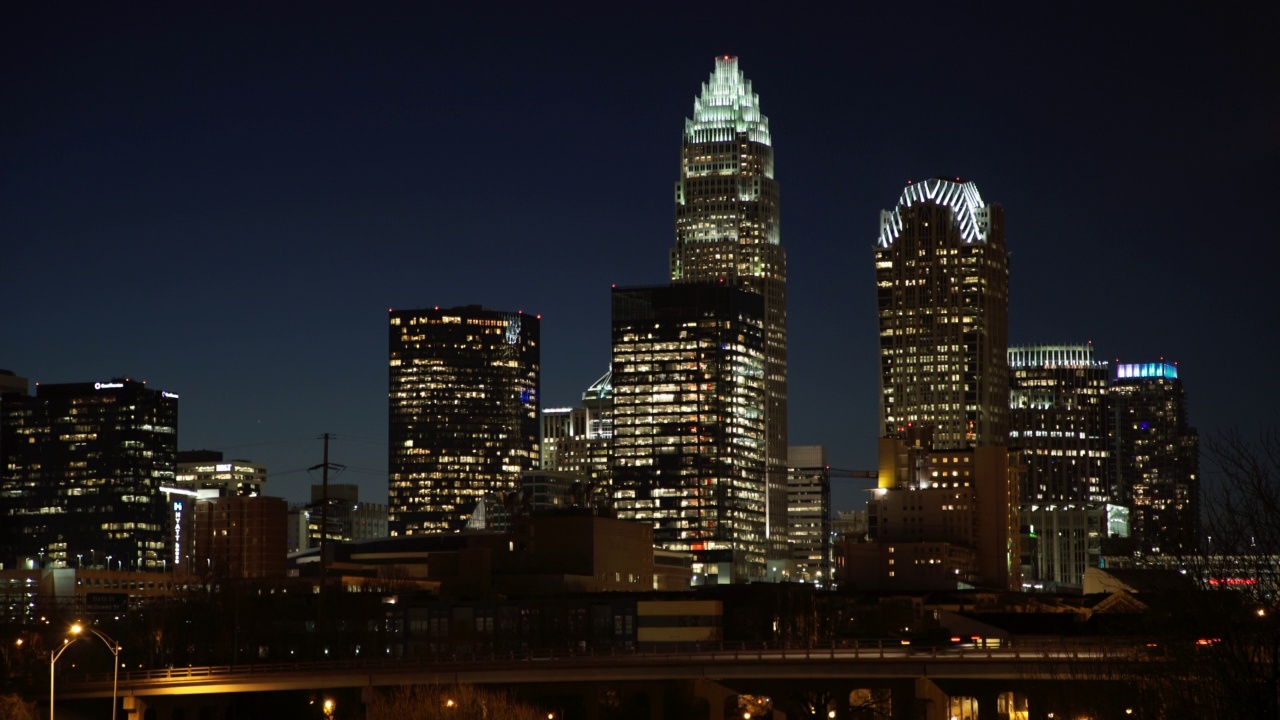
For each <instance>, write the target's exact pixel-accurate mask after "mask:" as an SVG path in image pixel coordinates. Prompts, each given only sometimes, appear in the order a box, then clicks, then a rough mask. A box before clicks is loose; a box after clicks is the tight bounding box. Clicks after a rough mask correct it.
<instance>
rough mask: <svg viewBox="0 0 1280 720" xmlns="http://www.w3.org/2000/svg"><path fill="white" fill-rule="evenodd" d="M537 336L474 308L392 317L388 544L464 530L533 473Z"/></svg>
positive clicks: (524, 320)
mask: <svg viewBox="0 0 1280 720" xmlns="http://www.w3.org/2000/svg"><path fill="white" fill-rule="evenodd" d="M539 328H540V318H539V317H537V316H533V315H526V314H524V313H518V312H514V313H513V312H500V311H496V310H486V309H483V308H481V307H480V306H478V305H472V306H466V307H455V308H451V309H444V310H441V309H439V308H436V309H427V310H392V311H391V314H390V331H391V332H390V356H391V360H390V366H391V372H390V375H391V378H390V423H389V424H390V428H389V435H390V456H389V471H390V477H389V481H388V485H389V502H388V526H389V529H390V532H391V534H392V535H412V534H419V533H431V532H454V531H458V530H461V529H462V528H463V527H464V526H465V525H466V522H467V520H468V519H469V517H470V515H471V513H472V512H473V511H474V509H475V507H476V505H477V504H478V503H479V502H481V499H482V498H483V497H484V496H485V495H486V494H489V493H499V492H509V491H511V490H514V489H515V487H516V484H517V481H518V480H519V478H520V473H522V472H525V471H526V470H531V469H533V468H534V467H536V466H537V463H538V458H539V452H540V451H539V446H538V436H539V432H538V393H539V377H540V369H539V357H540V345H539Z"/></svg>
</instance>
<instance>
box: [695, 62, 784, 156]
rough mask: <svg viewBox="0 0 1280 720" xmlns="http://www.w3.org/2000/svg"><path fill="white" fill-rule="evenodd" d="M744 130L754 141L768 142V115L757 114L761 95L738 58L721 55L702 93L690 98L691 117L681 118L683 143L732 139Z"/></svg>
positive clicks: (704, 84)
mask: <svg viewBox="0 0 1280 720" xmlns="http://www.w3.org/2000/svg"><path fill="white" fill-rule="evenodd" d="M743 132H745V133H747V137H748V138H749V139H751V140H753V141H755V142H758V143H761V144H764V145H770V146H772V142H771V141H770V138H769V118H767V117H765V116H764V115H762V114H761V113H760V96H759V95H756V94H755V93H754V92H752V91H751V81H750V80H748V79H746V77H744V76H743V74H742V71H741V70H739V69H738V58H736V57H734V56H732V55H721V56H719V57H717V58H716V69H715V70H714V71H712V73H711V79H710V80H709V81H707V82H705V83H703V84H702V94H701V95H700V96H698V97H696V98H694V100H693V119H692V120H689V119H686V120H685V121H684V138H685V142H691V143H702V142H718V141H726V140H733V139H734V137H735V136H736V135H737V134H738V133H743Z"/></svg>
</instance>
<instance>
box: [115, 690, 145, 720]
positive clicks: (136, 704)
mask: <svg viewBox="0 0 1280 720" xmlns="http://www.w3.org/2000/svg"><path fill="white" fill-rule="evenodd" d="M120 699H121V700H123V701H124V705H123V707H124V717H125V720H142V716H143V715H146V713H147V704H146V703H145V702H143V700H142V698H140V697H138V696H137V695H125V696H124V697H122V698H120Z"/></svg>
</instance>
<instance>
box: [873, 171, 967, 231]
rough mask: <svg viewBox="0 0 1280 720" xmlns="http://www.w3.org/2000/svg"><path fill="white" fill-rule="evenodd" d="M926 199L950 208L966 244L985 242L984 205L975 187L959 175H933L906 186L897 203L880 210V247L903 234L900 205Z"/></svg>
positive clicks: (905, 206) (901, 206)
mask: <svg viewBox="0 0 1280 720" xmlns="http://www.w3.org/2000/svg"><path fill="white" fill-rule="evenodd" d="M929 201H932V202H935V203H937V204H939V205H946V206H947V207H949V208H951V217H952V219H953V220H954V221H955V224H956V227H957V228H959V230H960V237H961V238H963V239H964V241H965V243H975V242H986V241H987V206H986V205H985V204H983V202H982V196H981V195H979V194H978V186H977V185H974V184H973V183H971V182H962V181H961V180H960V179H959V178H956V179H955V180H954V181H952V180H948V179H946V178H933V179H932V180H925V181H924V182H920V183H912V184H909V185H907V187H906V189H904V190H903V191H902V197H901V198H898V204H897V206H896V207H894V208H893V210H891V211H886V212H882V213H880V246H881V247H889V246H890V245H892V244H893V241H894V240H897V239H898V235H899V234H901V233H902V208H908V207H911V206H912V205H913V204H915V203H922V202H929Z"/></svg>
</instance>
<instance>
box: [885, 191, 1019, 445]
mask: <svg viewBox="0 0 1280 720" xmlns="http://www.w3.org/2000/svg"><path fill="white" fill-rule="evenodd" d="M876 287H877V292H876V297H877V302H878V308H879V316H880V388H881V396H880V402H881V416H882V419H883V428H884V429H883V432H882V435H883V436H884V437H902V436H903V435H904V433H905V432H906V429H907V428H909V427H922V426H923V427H931V428H933V431H934V434H933V438H934V439H933V442H934V446H935V447H936V448H937V449H939V450H950V449H955V448H965V447H975V446H985V445H1004V444H1005V443H1006V442H1007V440H1008V435H1009V366H1008V357H1007V352H1008V315H1009V258H1008V254H1007V251H1006V249H1005V238H1004V213H1003V210H1002V209H1001V208H1000V206H999V205H994V204H992V205H988V204H986V203H984V202H983V200H982V197H981V195H979V193H978V188H977V186H976V185H974V184H973V183H971V182H962V181H960V180H959V179H956V180H954V181H953V180H951V179H948V178H935V179H932V180H926V181H924V182H919V183H908V185H907V187H906V189H904V190H903V191H902V196H901V198H899V200H898V204H897V206H896V207H894V208H893V209H892V210H885V211H883V212H881V214H880V239H879V245H878V247H877V248H876Z"/></svg>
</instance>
